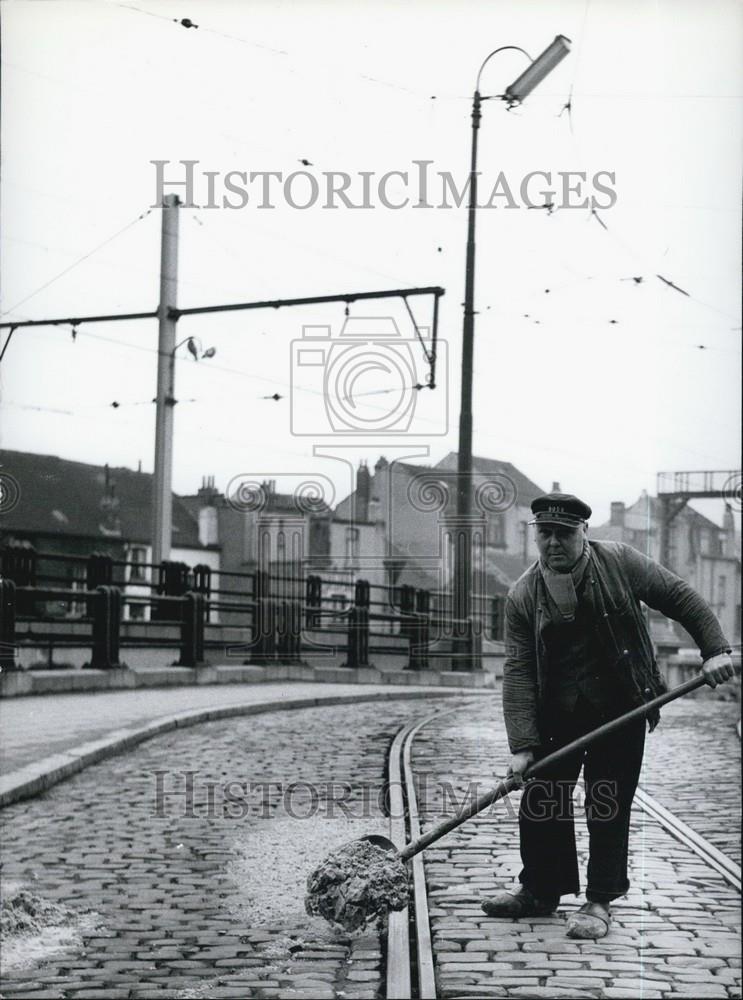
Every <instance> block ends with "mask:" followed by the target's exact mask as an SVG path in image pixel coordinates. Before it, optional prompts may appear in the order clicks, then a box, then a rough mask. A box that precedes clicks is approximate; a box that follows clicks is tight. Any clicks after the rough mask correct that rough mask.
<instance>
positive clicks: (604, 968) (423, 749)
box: [413, 701, 740, 1000]
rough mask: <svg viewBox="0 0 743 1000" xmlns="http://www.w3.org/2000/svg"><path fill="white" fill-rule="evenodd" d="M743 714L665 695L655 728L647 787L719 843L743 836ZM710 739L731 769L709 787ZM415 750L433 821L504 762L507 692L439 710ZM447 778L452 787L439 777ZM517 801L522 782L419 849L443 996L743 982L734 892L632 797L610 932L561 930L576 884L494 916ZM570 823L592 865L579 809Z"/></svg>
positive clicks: (612, 991) (614, 992) (647, 992)
mask: <svg viewBox="0 0 743 1000" xmlns="http://www.w3.org/2000/svg"><path fill="white" fill-rule="evenodd" d="M736 715H737V706H736V707H735V709H733V710H732V715H731V706H729V705H725V704H721V703H714V704H711V703H709V702H706V701H700V702H696V703H695V702H687V703H686V704H684V705H683V706H682V705H680V704H678V703H676V704H675V705H671V706H668V707H667V708H666V709H665V710H664V719H663V723H662V725H661V727H660V728H659V729H657V730H656V732H655V733H654V734H653V736H652V737H651V738H650V740H649V741H648V750H647V753H646V760H647V761H648V767H647V769H646V770H645V772H644V775H643V786H644V787H645V790H646V791H648V792H649V793H650V794H652V795H657V796H658V797H659V798H660V799H661V800H662V801H664V802H665V804H666V805H667V806H668V807H669V808H670V809H672V810H676V807H678V812H679V814H680V815H682V817H683V818H684V820H685V821H686V822H687V823H689V824H690V825H692V826H695V827H696V828H699V829H700V832H704V833H705V834H706V835H708V836H710V839H715V843H716V844H717V845H718V846H720V847H721V849H725V848H726V847H729V846H730V845H731V844H734V843H736V842H739V839H740V826H739V816H740V813H739V787H740V748H739V744H738V740H737V736H736V735H735V730H734V727H733V726H732V725H731V724H730V723H731V720H732V718H733V717H734V716H736ZM711 716H712V717H711ZM728 716H730V717H731V718H730V719H729V718H728ZM494 719H495V720H496V723H495V725H494V723H493V720H494ZM713 744H714V751H715V756H714V760H715V761H716V772H717V775H718V776H719V775H720V773H721V771H724V772H725V774H726V780H725V781H724V782H722V781H720V780H719V777H718V780H717V781H715V783H714V789H713V790H712V791H710V789H709V788H708V787H707V786H706V784H705V783H702V782H699V781H693V780H691V779H692V777H693V776H694V775H695V774H697V772H698V767H699V765H698V762H699V761H700V760H703V759H704V756H703V755H704V754H705V753H709V752H711V751H712V747H713ZM413 760H414V767H415V769H416V772H417V783H418V786H419V798H420V799H421V802H420V806H421V809H422V811H423V814H424V816H425V817H426V821H425V822H424V829H426V828H427V827H428V826H429V825H431V824H432V823H433V822H435V821H436V820H438V819H440V818H441V815H442V808H443V803H444V800H445V799H448V801H449V804H450V806H449V807H450V808H451V802H452V795H454V796H456V798H457V800H458V801H460V802H461V800H462V797H463V796H464V794H465V793H466V790H467V787H468V784H469V783H470V782H482V783H483V786H489V785H491V784H492V781H493V777H494V775H495V774H500V775H501V776H502V774H503V772H504V767H505V764H506V763H507V760H508V750H507V745H506V741H505V738H504V735H503V733H502V729H501V726H500V706H499V705H497V706H496V707H495V708H493V706H492V705H491V706H486V705H481V704H477V705H475V706H472V707H471V708H470V709H468V710H467V712H466V714H465V713H464V712H462V711H461V710H460V711H457V712H455V713H454V714H446V715H445V716H442V718H441V719H440V720H437V721H435V722H434V723H431V724H430V725H429V726H428V727H426V728H424V729H423V730H422V731H421V733H420V735H419V737H418V739H417V741H416V743H415V745H414V749H413ZM446 783H448V784H449V789H450V791H448V792H447V791H442V789H444V786H445V784H446ZM480 790H481V791H482V790H484V787H482V786H481V788H480ZM681 792H683V795H681V794H680V793H681ZM517 807H518V795H512V796H511V797H510V799H506V800H503V801H501V802H499V803H498V804H497V805H496V806H495V807H494V808H493V809H492V810H490V811H486V813H485V814H483V815H481V816H478V817H476V818H475V819H473V820H471V821H470V822H469V823H468V824H467V825H466V826H464V827H462V828H460V829H459V830H457V831H455V832H454V833H452V834H451V835H450V836H449V837H448V838H447V839H446V840H445V841H444V842H443V844H444V846H438V845H435V846H433V847H431V848H429V849H428V850H427V851H426V853H425V855H424V858H425V870H426V878H427V883H428V889H429V902H430V914H431V922H432V930H433V937H434V951H435V958H436V974H437V980H438V984H439V996H441V997H444V998H449V997H468V998H469V997H472V998H474V997H478V998H480V997H534V998H536V997H548V998H558V997H570V998H582V997H594V998H608V1000H611V998H620V997H631V998H638V997H642V998H647V1000H652V998H656V997H658V998H671V997H681V996H686V997H689V996H693V997H739V996H740V895H739V894H738V893H737V892H736V891H735V890H734V889H732V888H731V887H730V886H729V885H728V884H727V883H726V882H725V881H724V880H723V878H722V877H721V876H720V875H718V874H717V873H716V872H715V871H713V870H712V869H711V868H709V867H708V866H706V865H705V864H704V862H703V861H702V860H701V859H700V858H699V857H698V856H697V855H696V854H694V853H693V852H692V851H691V850H690V849H688V848H687V847H685V846H684V845H683V844H681V843H679V842H678V841H677V840H675V839H674V838H673V837H671V835H670V834H669V833H667V832H666V831H665V830H663V829H662V828H661V827H660V826H659V825H658V824H656V823H655V821H654V820H652V819H651V818H650V817H649V816H648V815H647V813H645V812H643V811H642V810H640V809H637V808H636V809H635V811H634V812H633V818H632V834H631V871H630V878H631V880H632V885H633V888H632V889H631V891H630V893H629V894H628V895H627V897H625V898H624V899H621V900H619V901H617V903H615V905H614V907H613V912H614V920H613V926H612V930H611V934H610V936H609V937H608V938H606V939H604V940H601V941H597V942H581V941H571V940H569V939H567V938H566V937H565V928H564V920H565V915H566V913H569V912H571V911H572V910H573V909H575V907H576V906H577V905H579V902H580V900H575V901H572V898H571V897H566V898H565V899H564V900H563V905H562V907H561V910H560V911H559V912H558V914H557V915H555V916H553V917H545V918H541V919H534V920H521V921H512V920H504V919H492V918H491V919H489V918H486V917H485V916H484V915H483V913H482V912H481V910H480V900H481V898H482V897H483V896H487V895H492V894H493V892H494V891H497V889H499V888H502V887H506V888H507V887H508V886H509V885H510V883H511V882H512V880H513V879H514V877H515V876H516V875H517V874H518V872H519V870H520V867H521V864H520V858H519V853H518V824H517V819H516V812H517ZM576 830H577V831H578V843H579V851H580V856H581V866H582V871H583V872H585V863H586V856H587V835H586V832H585V823H584V821H583V817H582V810H580V809H577V810H576ZM712 835H714V838H713V836H712ZM569 900H570V901H569Z"/></svg>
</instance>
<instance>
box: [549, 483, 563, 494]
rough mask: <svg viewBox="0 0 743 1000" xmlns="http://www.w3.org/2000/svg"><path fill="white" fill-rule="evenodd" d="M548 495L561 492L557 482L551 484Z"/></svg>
mask: <svg viewBox="0 0 743 1000" xmlns="http://www.w3.org/2000/svg"><path fill="white" fill-rule="evenodd" d="M550 493H562V490H561V489H560V484H559V483H557V482H553V483H552V489H551V490H550Z"/></svg>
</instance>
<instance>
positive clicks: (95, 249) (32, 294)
mask: <svg viewBox="0 0 743 1000" xmlns="http://www.w3.org/2000/svg"><path fill="white" fill-rule="evenodd" d="M154 208H155V206H150V208H147V209H145V211H144V212H140V213H139V215H138V216H137V217H136V218H134V219H132V221H131V222H127V224H126V225H125V226H122V228H121V229H117V230H116V232H115V233H112V235H111V236H109V237H108V238H107V239H105V240H104V241H103V242H102V243H99V244H98V245H97V246H94V247H93V249H92V250H88V252H87V253H84V254H83V255H82V256H81V257H78V258H77V260H75V261H73V263H72V264H70V265H69V266H68V267H66V268H64V270H62V271H60V272H59V273H58V274H55V275H54V277H53V278H50V279H49V280H48V281H45V282H44V284H43V285H40V286H39V287H38V288H36V289H34V291H33V292H29V294H28V295H26V296H24V298H22V299H20V300H19V301H18V302H16V303H15V305H14V306H11V308H9V309H5V310H3V312H1V313H0V316H7V315H8V314H9V313H12V312H15V311H16V309H18V307H19V306H22V305H24V304H25V303H26V302H28V301H29V300H30V299H33V298H34V297H35V296H36V295H38V294H39V293H40V292H43V291H44V289H45V288H49V286H50V285H53V284H54V282H55V281H59V279H60V278H63V277H64V276H65V275H66V274H69V273H70V271H72V270H73V269H74V268H76V267H78V266H79V265H80V264H82V263H83V261H85V260H88V259H89V258H90V257H92V256H93V255H94V254H96V253H98V252H99V251H100V250H102V249H103V248H104V247H106V246H108V244H109V243H112V242H113V241H114V240H115V239H118V237H119V236H121V235H122V234H123V233H125V232H127V230H129V229H131V228H132V226H136V224H137V223H138V222H141V221H142V219H146V218H147V216H148V215H150V213H151V212H152V211H154Z"/></svg>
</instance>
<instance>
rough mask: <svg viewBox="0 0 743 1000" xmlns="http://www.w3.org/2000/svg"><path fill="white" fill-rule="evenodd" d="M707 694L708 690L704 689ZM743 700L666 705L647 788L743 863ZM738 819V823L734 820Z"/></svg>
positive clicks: (652, 747) (648, 764)
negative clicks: (741, 724) (740, 726)
mask: <svg viewBox="0 0 743 1000" xmlns="http://www.w3.org/2000/svg"><path fill="white" fill-rule="evenodd" d="M704 694H706V692H704ZM739 718H740V705H739V704H737V703H735V702H730V701H713V700H708V699H707V698H704V697H698V698H687V699H683V698H682V699H680V700H679V701H677V702H674V704H673V705H670V706H669V707H668V708H666V709H664V710H663V719H662V722H661V725H660V727H659V728H658V729H656V731H655V733H654V734H653V735H652V736H651V737H650V739H649V740H648V753H647V754H646V756H645V768H644V771H643V776H642V786H643V788H644V789H645V790H646V791H647V792H649V793H650V794H651V795H653V796H654V797H655V798H656V799H657V800H658V801H659V802H660V803H661V805H664V806H665V807H666V809H670V810H671V811H672V812H674V813H675V814H676V815H677V816H678V817H679V819H682V820H683V821H684V823H687V824H688V825H689V826H690V827H692V829H694V830H696V832H697V833H700V834H701V835H702V836H703V837H705V838H706V839H707V840H708V841H709V842H710V843H711V844H714V845H715V847H717V848H719V849H720V850H721V851H723V852H724V853H725V854H727V855H728V857H731V858H733V859H734V860H735V861H737V863H738V864H740V825H739V824H738V823H737V822H735V820H736V818H738V817H740V813H741V783H740V741H739V740H738V739H737V738H736V736H735V723H736V721H737V720H738V719H739ZM731 820H733V822H731Z"/></svg>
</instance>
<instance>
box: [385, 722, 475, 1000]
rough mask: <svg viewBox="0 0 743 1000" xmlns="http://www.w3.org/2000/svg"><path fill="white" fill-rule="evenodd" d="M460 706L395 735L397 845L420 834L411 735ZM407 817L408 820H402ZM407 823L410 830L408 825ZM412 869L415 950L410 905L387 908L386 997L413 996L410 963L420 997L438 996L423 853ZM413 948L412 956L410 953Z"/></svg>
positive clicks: (393, 823) (392, 768)
mask: <svg viewBox="0 0 743 1000" xmlns="http://www.w3.org/2000/svg"><path fill="white" fill-rule="evenodd" d="M461 708H462V705H458V706H457V707H456V708H450V709H447V710H446V711H444V712H433V713H432V714H431V715H428V716H426V718H425V719H422V720H421V721H420V722H411V723H409V724H408V725H407V726H404V727H403V728H402V729H401V730H400V731H399V732H398V733H397V735H396V736H395V739H394V740H393V743H392V747H391V748H390V757H389V765H388V778H389V788H390V839H391V840H392V842H393V844H395V846H396V847H397V848H398V849H400V848H402V847H404V846H405V844H406V843H407V840H408V839H411V840H412V839H415V838H416V837H418V836H420V833H421V829H420V817H419V813H418V799H417V795H416V792H415V775H414V772H413V766H412V747H413V741H414V740H415V737H416V736H417V735H418V733H419V732H420V730H421V729H423V727H424V726H426V725H428V723H429V722H432V721H433V720H434V719H440V718H441V717H442V716H444V715H449V714H450V713H452V712H457V711H459V710H460V709H461ZM406 817H407V821H408V822H407V823H406ZM408 826H409V830H408ZM411 865H412V871H413V908H414V909H413V913H414V922H415V949H413V947H412V942H411V940H410V916H411V914H410V907H409V906H408V907H406V908H405V909H404V910H401V911H399V912H398V913H391V914H390V916H389V920H388V925H387V994H386V996H387V1000H411V998H412V995H413V993H412V989H413V983H412V975H411V970H412V968H413V963H414V962H415V964H416V970H417V990H416V995H417V997H418V1000H436V979H435V975H434V963H433V944H432V941H431V924H430V921H429V917H428V894H427V892H426V876H425V871H424V868H423V857H422V855H420V854H417V855H416V856H415V857H414V858H413V859H412V861H411ZM413 950H415V956H413V954H412V952H413Z"/></svg>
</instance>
